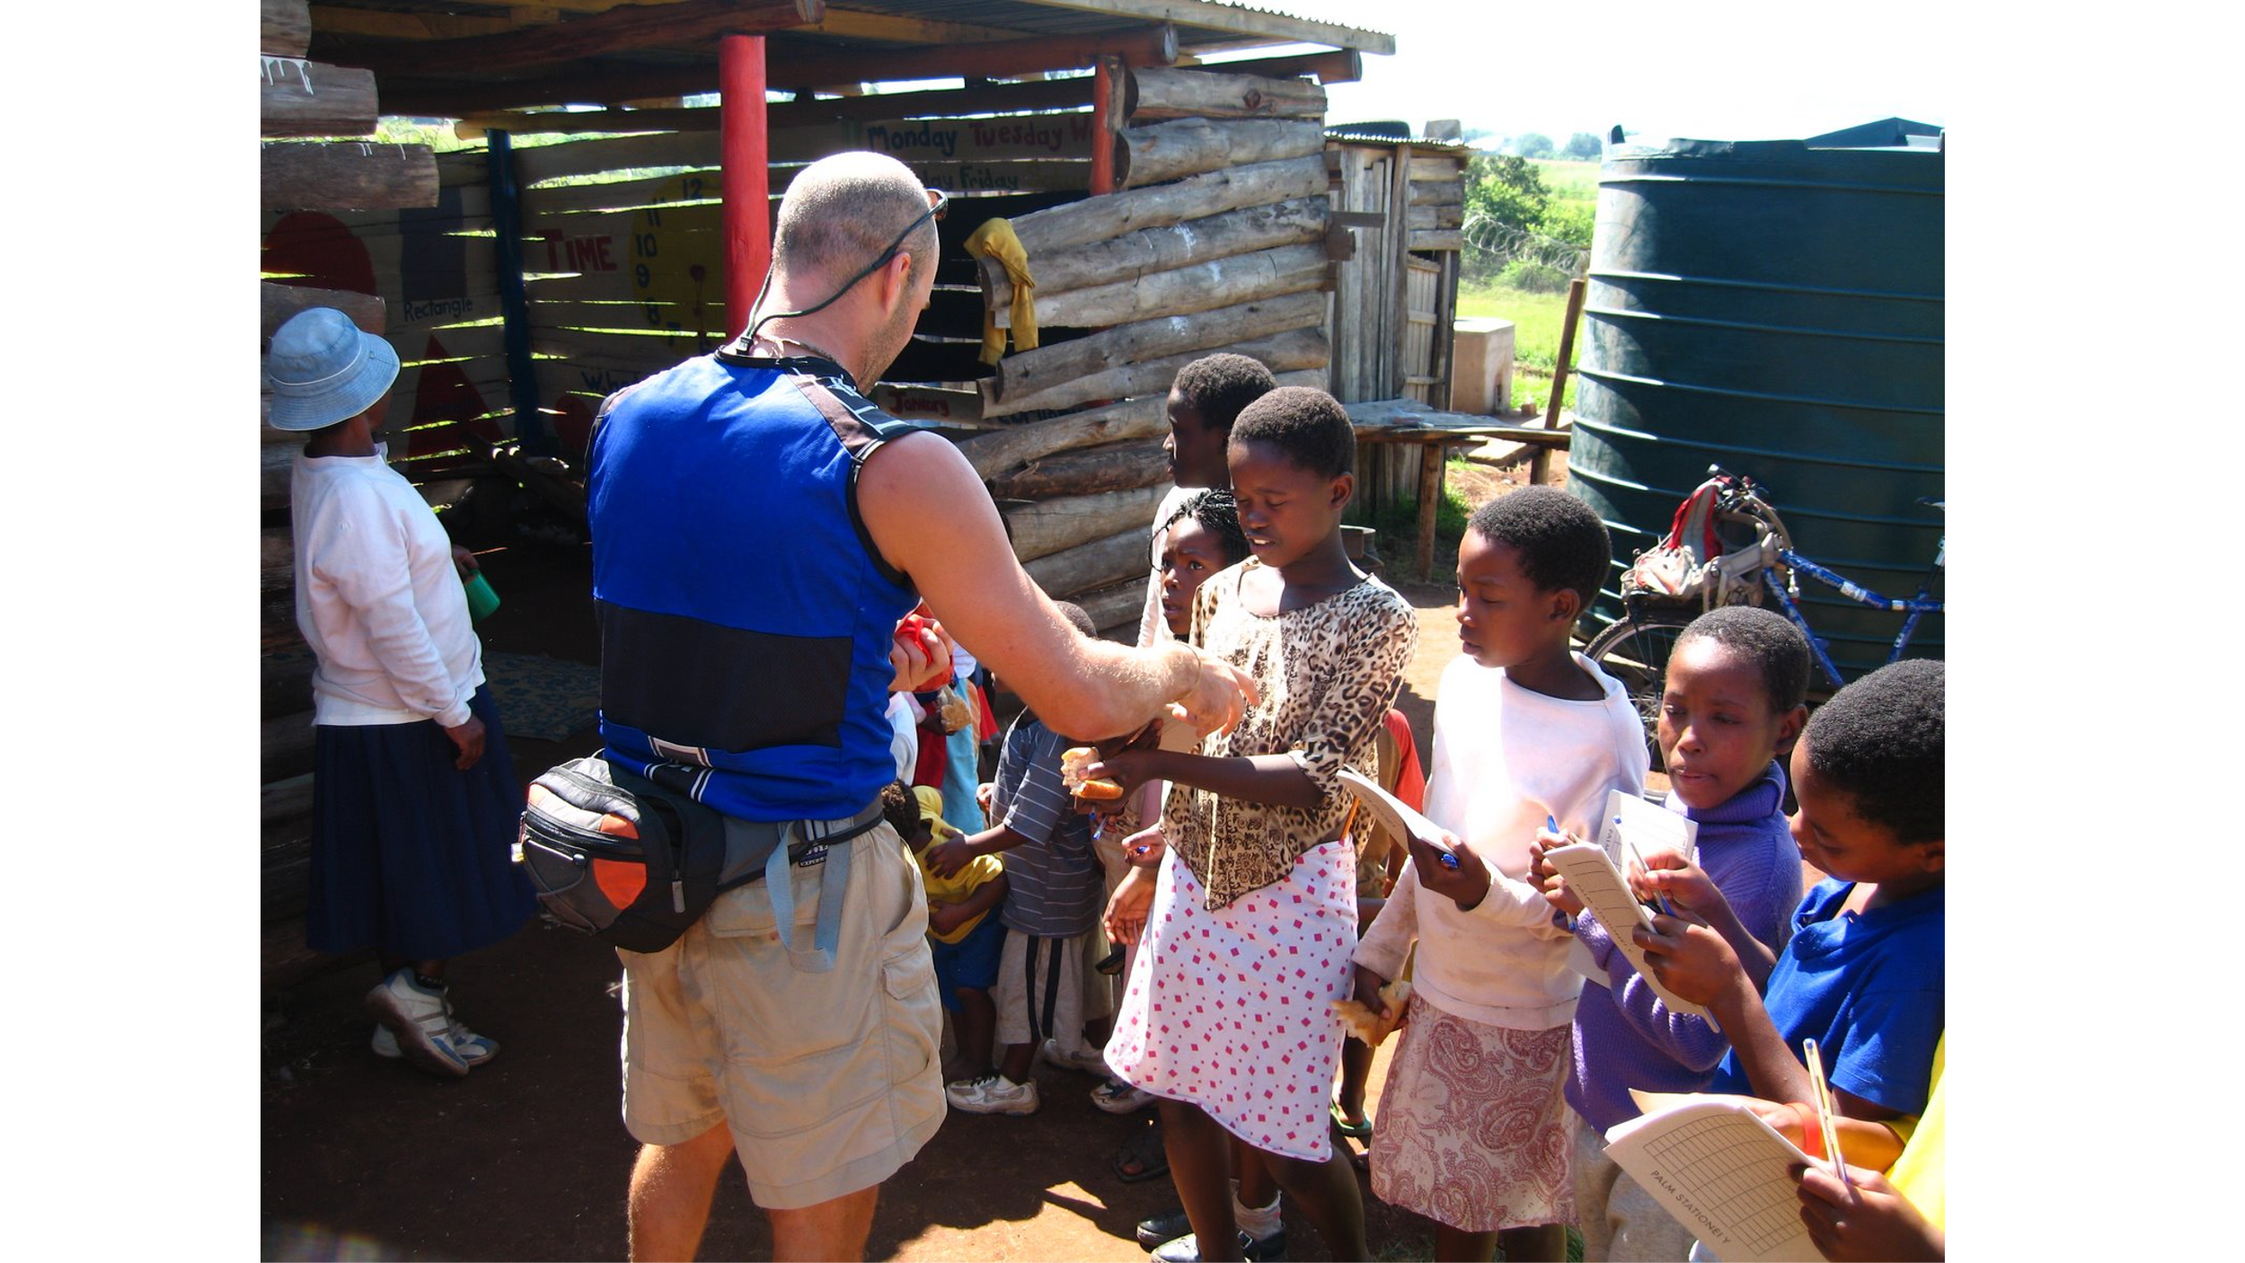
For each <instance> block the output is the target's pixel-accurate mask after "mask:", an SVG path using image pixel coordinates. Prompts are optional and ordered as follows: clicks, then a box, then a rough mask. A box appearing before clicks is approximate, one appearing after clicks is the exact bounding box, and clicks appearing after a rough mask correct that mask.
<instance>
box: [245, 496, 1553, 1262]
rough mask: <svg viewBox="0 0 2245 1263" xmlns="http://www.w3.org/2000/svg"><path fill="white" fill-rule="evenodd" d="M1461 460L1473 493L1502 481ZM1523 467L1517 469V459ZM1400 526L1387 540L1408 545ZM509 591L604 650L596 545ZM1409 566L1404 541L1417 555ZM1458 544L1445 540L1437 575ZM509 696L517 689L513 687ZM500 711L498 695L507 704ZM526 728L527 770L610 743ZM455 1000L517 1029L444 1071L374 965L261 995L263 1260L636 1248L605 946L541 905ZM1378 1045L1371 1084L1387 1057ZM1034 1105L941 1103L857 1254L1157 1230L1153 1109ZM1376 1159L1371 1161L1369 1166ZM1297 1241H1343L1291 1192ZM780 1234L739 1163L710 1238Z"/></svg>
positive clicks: (1068, 1254)
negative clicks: (437, 1074)
mask: <svg viewBox="0 0 2245 1263" xmlns="http://www.w3.org/2000/svg"><path fill="white" fill-rule="evenodd" d="M1479 474H1480V471H1475V472H1474V474H1473V475H1469V476H1468V478H1467V482H1468V483H1469V486H1468V487H1467V494H1468V498H1469V502H1471V503H1478V502H1479V500H1480V499H1483V498H1486V497H1487V496H1488V495H1490V494H1494V493H1495V491H1496V489H1497V485H1498V483H1499V482H1500V481H1502V480H1500V479H1498V478H1496V477H1493V476H1491V477H1487V478H1483V477H1480V476H1479ZM1512 481H1517V478H1515V479H1513V480H1512ZM1407 547H1408V545H1407V542H1403V541H1399V545H1398V546H1395V547H1391V548H1390V549H1389V550H1388V555H1389V556H1391V557H1392V556H1397V555H1403V556H1407V555H1408V553H1407ZM484 564H485V567H486V573H487V574H488V575H489V577H490V579H491V581H492V584H493V586H494V587H495V588H496V589H497V590H498V591H499V592H500V593H501V594H502V596H503V598H504V600H505V604H504V605H503V606H502V608H501V609H500V610H499V612H498V613H497V614H495V615H493V616H492V618H491V620H490V621H489V622H488V623H487V624H486V625H485V626H484V628H483V629H482V630H483V631H484V632H485V634H486V643H487V645H488V647H489V648H491V649H493V650H506V651H512V652H519V653H536V654H546V655H550V656H554V657H561V658H568V659H574V660H578V661H586V662H591V661H596V660H597V652H598V644H597V638H596V636H595V633H594V630H593V626H592V619H591V612H590V608H589V603H588V602H587V600H586V597H585V594H586V592H587V591H588V590H589V587H590V565H589V555H588V554H587V553H586V551H585V550H583V549H562V550H559V551H554V550H537V551H532V550H526V549H521V548H515V549H505V550H499V551H495V552H491V553H487V554H485V556H484ZM1406 564H1407V563H1406ZM1453 564H1454V554H1453V555H1451V556H1443V557H1438V559H1437V561H1436V573H1437V574H1438V575H1441V576H1444V578H1445V580H1446V578H1447V575H1448V573H1449V570H1450V567H1451V566H1452V565H1453ZM1389 578H1390V581H1391V582H1394V583H1395V584H1396V586H1397V587H1398V589H1399V590H1400V591H1402V592H1403V594H1404V595H1405V596H1406V597H1408V598H1409V599H1410V600H1411V602H1412V604H1413V605H1414V606H1416V607H1417V608H1418V610H1419V618H1420V628H1421V635H1420V645H1419V651H1418V653H1417V655H1416V657H1415V658H1414V659H1413V661H1412V663H1411V666H1410V670H1409V673H1408V675H1407V676H1406V679H1405V681H1404V689H1403V695H1402V698H1401V700H1400V702H1399V703H1398V704H1399V706H1400V707H1401V708H1402V710H1403V711H1404V713H1405V714H1406V715H1407V716H1408V717H1409V718H1410V721H1411V725H1412V729H1413V731H1414V732H1415V733H1417V735H1418V738H1419V743H1420V754H1421V756H1422V758H1423V757H1424V756H1425V755H1426V754H1427V746H1428V743H1429V740H1430V738H1431V734H1432V718H1433V708H1434V688H1435V683H1436V680H1437V678H1438V677H1439V675H1440V673H1441V670H1442V668H1443V666H1444V665H1445V664H1446V663H1447V662H1448V661H1449V659H1450V658H1451V656H1453V655H1454V654H1455V653H1456V652H1457V640H1456V626H1455V623H1454V621H1453V620H1452V617H1451V602H1452V601H1453V600H1454V599H1455V595H1454V589H1453V588H1451V587H1450V586H1448V584H1447V582H1444V583H1442V584H1440V585H1434V586H1429V585H1418V584H1411V583H1406V582H1398V580H1399V579H1400V578H1402V576H1396V575H1393V574H1391V575H1390V576H1389ZM501 701H502V706H503V704H504V699H501ZM502 713H503V712H502ZM597 745H598V742H597V739H596V738H595V737H594V736H593V735H592V734H591V733H589V732H588V733H585V734H582V735H580V736H579V737H578V738H577V739H576V740H574V741H571V742H568V743H549V742H532V741H517V742H515V743H514V750H513V754H514V759H515V765H516V770H517V772H518V773H519V774H521V775H522V776H523V777H524V779H525V780H527V778H528V777H530V776H533V775H535V774H536V773H538V772H539V771H541V770H543V769H544V768H546V767H548V766H550V765H551V764H553V763H555V762H559V761H561V760H562V759H565V758H569V757H573V756H575V755H577V754H582V753H589V752H590V751H591V750H593V749H595V748H597ZM453 977H454V995H455V998H456V1002H457V1003H458V1005H459V1007H460V1011H461V1013H462V1015H463V1016H464V1017H465V1019H466V1020H467V1021H468V1022H469V1023H470V1024H471V1025H473V1026H474V1027H475V1029H476V1030H478V1031H479V1032H481V1033H483V1034H485V1035H488V1036H490V1037H492V1038H494V1039H496V1040H498V1041H499V1042H500V1043H501V1044H502V1045H503V1046H504V1051H503V1052H502V1053H501V1055H500V1056H499V1057H497V1058H496V1059H495V1060H493V1061H492V1062H491V1063H490V1064H489V1065H486V1066H484V1067H482V1068H479V1069H477V1070H476V1071H475V1072H474V1073H473V1074H471V1075H470V1076H469V1077H468V1078H466V1079H463V1080H459V1081H439V1080H436V1079H433V1078H430V1077H428V1076H426V1075H423V1074H421V1073H419V1072H417V1071H414V1070H412V1069H410V1068H408V1067H406V1066H404V1065H402V1064H400V1063H396V1062H386V1061H382V1060H379V1059H377V1058H376V1057H374V1056H373V1054H372V1053H371V1052H369V1051H368V1048H367V1036H368V1034H369V1033H370V1029H371V1028H370V1027H369V1025H368V1023H367V1021H366V1019H365V1018H364V1017H363V1016H362V1014H361V1012H360V1008H359V1004H360V997H361V995H362V994H363V993H364V992H365V991H366V989H367V988H368V987H370V986H372V985H373V984H374V982H375V981H376V970H375V967H374V966H373V965H372V964H370V963H362V964H357V965H353V966H350V967H347V968H343V969H340V970H334V971H330V972H328V973H325V974H324V975H321V976H318V977H315V978H313V979H311V980H309V981H306V982H303V983H300V984H298V985H296V986H293V987H290V988H287V989H285V990H282V991H278V992H275V993H271V994H268V996H267V997H266V1001H265V1006H264V1038H263V1062H262V1065H263V1083H262V1105H263V1109H262V1120H261V1135H262V1152H261V1158H260V1160H261V1163H262V1167H263V1171H262V1187H263V1206H262V1216H261V1218H262V1224H263V1230H264V1234H265V1242H264V1251H263V1253H264V1255H265V1257H267V1258H273V1259H314V1258H324V1259H338V1258H348V1259H456V1258H479V1259H600V1258H616V1257H621V1255H622V1253H623V1249H624V1240H625V1234H624V1183H625V1177H626V1174H627V1172H628V1171H629V1169H630V1166H631V1162H632V1157H633V1154H634V1152H635V1146H634V1144H633V1143H632V1141H631V1139H630V1138H629V1137H628V1136H627V1135H626V1134H625V1132H624V1129H623V1126H622V1123H621V1120H620V1116H619V1105H620V1092H619V1084H620V1079H619V1071H618V1066H617V1054H616V1048H617V1040H618V1036H619V1033H620V1027H621V1009H620V1007H619V1004H618V1001H617V999H616V997H615V995H614V994H613V992H612V989H613V987H614V985H615V983H616V981H617V978H618V969H617V964H616V960H615V957H614V955H613V954H612V953H610V952H609V951H607V950H606V949H603V948H601V947H599V946H598V945H596V944H595V943H593V942H592V941H591V940H589V939H586V938H583V937H581V936H578V935H576V934H573V933H571V932H569V931H565V930H559V929H551V928H547V927H545V926H544V925H542V924H539V923H535V922H534V923H532V924H531V925H529V926H528V927H526V928H524V929H523V930H522V931H521V932H520V933H518V934H516V935H515V936H514V937H513V938H511V939H509V940H507V941H506V942H504V943H502V944H500V945H498V946H497V947H494V948H491V949H489V950H486V951H483V952H479V953H476V954H474V955H472V956H469V957H466V958H463V959H461V960H459V961H457V962H455V964H454V966H453ZM1391 1048H1392V1045H1391V1046H1389V1047H1388V1048H1383V1049H1382V1050H1381V1052H1380V1054H1379V1057H1378V1060H1377V1061H1376V1063H1375V1066H1374V1073H1373V1077H1372V1086H1371V1099H1372V1100H1373V1101H1374V1102H1376V1101H1377V1099H1378V1093H1379V1090H1380V1085H1381V1083H1382V1081H1383V1079H1384V1077H1385V1074H1386V1065H1387V1055H1388V1053H1389V1051H1390V1050H1391ZM1036 1077H1037V1082H1038V1087H1039V1090H1040V1092H1041V1093H1042V1094H1043V1098H1044V1102H1045V1104H1044V1108H1043V1109H1042V1111H1041V1112H1039V1113H1038V1114H1036V1115H1034V1116H1031V1117H1028V1118H1014V1117H1003V1116H996V1117H993V1116H976V1115H965V1114H957V1113H954V1114H952V1115H951V1116H950V1117H949V1118H948V1119H947V1120H946V1121H945V1123H944V1125H943V1129H942V1131H941V1132H940V1133H939V1134H938V1135H937V1137H936V1138H935V1140H934V1141H933V1142H931V1143H930V1144H929V1145H928V1146H927V1147H926V1148H925V1149H924V1150H923V1151H922V1152H921V1154H920V1155H919V1157H918V1158H917V1159H916V1160H915V1161H914V1162H913V1163H912V1164H911V1165H909V1166H907V1167H906V1168H905V1169H904V1170H903V1171H902V1172H900V1173H899V1174H898V1175H897V1176H896V1177H894V1178H893V1179H891V1180H890V1181H889V1182H888V1184H887V1185H886V1186H885V1187H884V1189H883V1192H882V1196H881V1202H880V1208H879V1211H878V1213H877V1214H876V1216H875V1218H874V1223H873V1231H872V1238H871V1241H870V1243H869V1245H868V1257H871V1258H881V1259H907V1260H970V1259H972V1260H984V1259H1086V1260H1098V1259H1112V1260H1137V1259H1143V1258H1144V1257H1145V1252H1144V1251H1143V1250H1141V1249H1140V1248H1139V1246H1138V1245H1137V1243H1136V1242H1135V1241H1134V1240H1133V1239H1132V1236H1131V1232H1132V1227H1133V1225H1134V1224H1135V1223H1136V1222H1137V1221H1138V1220H1139V1219H1141V1218H1144V1217H1146V1216H1149V1215H1153V1214H1156V1213H1159V1212H1162V1211H1165V1210H1168V1209H1171V1208H1173V1207H1174V1206H1175V1204H1176V1203H1175V1200H1174V1196H1173V1193H1172V1191H1171V1189H1170V1186H1169V1183H1168V1181H1167V1179H1166V1178H1163V1179H1155V1180H1148V1181H1144V1182H1141V1183H1135V1184H1126V1183H1124V1182H1123V1181H1122V1180H1121V1179H1119V1178H1118V1177H1117V1176H1116V1175H1115V1174H1114V1172H1113V1171H1111V1170H1110V1169H1109V1166H1108V1162H1109V1158H1110V1156H1111V1155H1112V1154H1113V1153H1114V1152H1115V1151H1116V1149H1117V1148H1118V1147H1119V1146H1120V1145H1122V1144H1123V1142H1125V1141H1126V1140H1128V1139H1129V1138H1130V1137H1131V1136H1132V1134H1133V1132H1134V1130H1136V1129H1138V1128H1142V1127H1144V1126H1145V1125H1146V1124H1145V1121H1144V1119H1145V1116H1144V1115H1141V1116H1140V1117H1134V1118H1114V1117H1110V1116H1109V1115H1106V1114H1103V1113H1100V1112H1098V1111H1097V1110H1095V1109H1093V1108H1092V1106H1091V1104H1090V1102H1089V1100H1088V1096H1087V1094H1088V1092H1089V1090H1090V1088H1091V1087H1092V1086H1093V1084H1094V1082H1095V1081H1094V1080H1093V1079H1091V1078H1089V1077H1087V1076H1084V1075H1081V1074H1077V1073H1073V1072H1068V1071H1061V1070H1056V1069H1053V1068H1051V1067H1049V1066H1043V1065H1040V1066H1039V1067H1038V1068H1037V1071H1036ZM1362 1178H1363V1177H1361V1176H1360V1179H1362ZM1365 1203H1366V1207H1367V1217H1368V1228H1369V1234H1370V1239H1371V1242H1372V1244H1373V1247H1374V1250H1375V1252H1376V1253H1377V1254H1378V1255H1379V1256H1380V1257H1383V1258H1426V1257H1428V1252H1429V1249H1430V1245H1431V1231H1432V1230H1431V1227H1430V1226H1429V1225H1428V1224H1427V1223H1426V1221H1424V1220H1422V1219H1420V1218H1418V1217H1417V1216H1415V1215H1411V1214H1409V1213H1408V1212H1403V1211H1398V1210H1394V1209H1392V1208H1390V1207H1387V1206H1385V1205H1384V1204H1382V1203H1380V1202H1379V1201H1378V1200H1377V1199H1375V1198H1373V1197H1372V1196H1371V1193H1370V1188H1369V1182H1368V1181H1367V1182H1366V1184H1365ZM1288 1238H1289V1250H1290V1253H1291V1257H1294V1258H1297V1259H1320V1258H1327V1257H1330V1256H1329V1255H1328V1254H1327V1252H1326V1250H1325V1247H1324V1245H1323V1243H1322V1242H1320V1241H1319V1239H1318V1237H1317V1234H1316V1232H1315V1230H1314V1229H1312V1228H1311V1227H1310V1226H1309V1225H1308V1223H1307V1222H1306V1221H1304V1220H1303V1219H1302V1218H1301V1217H1300V1215H1299V1212H1297V1211H1294V1210H1292V1209H1291V1208H1290V1209H1289V1213H1288ZM769 1254H770V1241H769V1234H768V1233H767V1232H766V1230H765V1227H764V1220H763V1217H762V1216H761V1215H760V1214H759V1213H758V1212H757V1211H756V1209H755V1207H754V1206H753V1205H752V1204H751V1203H750V1201H749V1199H748V1196H747V1191H746V1188H745V1186H744V1185H743V1183H742V1182H741V1180H740V1179H739V1177H738V1174H737V1172H735V1173H733V1174H731V1175H729V1176H728V1177H727V1178H726V1179H725V1180H724V1181H722V1183H721V1185H720V1189H719V1193H718V1196H717V1203H716V1207H715V1210H714V1213H713V1214H712V1216H711V1221H710V1227H709V1233H708V1236H707V1237H706V1238H705V1240H704V1242H703V1246H702V1257H704V1258H711V1259H724V1258H738V1259H754V1258H767V1257H769Z"/></svg>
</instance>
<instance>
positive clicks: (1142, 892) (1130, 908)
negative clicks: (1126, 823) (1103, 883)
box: [1100, 835, 1154, 946]
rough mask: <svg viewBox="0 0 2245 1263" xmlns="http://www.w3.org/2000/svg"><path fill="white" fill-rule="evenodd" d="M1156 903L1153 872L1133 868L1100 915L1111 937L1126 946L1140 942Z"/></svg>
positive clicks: (1115, 941)
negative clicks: (1150, 912) (1104, 911)
mask: <svg viewBox="0 0 2245 1263" xmlns="http://www.w3.org/2000/svg"><path fill="white" fill-rule="evenodd" d="M1134 836H1135V835H1134ZM1153 906H1154V876H1153V874H1152V873H1151V872H1150V871H1148V870H1146V869H1143V868H1133V869H1131V870H1130V875H1129V876H1127V877H1125V878H1123V879H1122V881H1121V883H1120V884H1118V885H1117V886H1116V887H1115V893H1114V894H1113V895H1111V896H1110V897H1109V898H1108V900H1107V911H1106V913H1105V914H1104V915H1102V916H1101V917H1100V924H1101V925H1102V926H1104V927H1105V929H1106V931H1107V941H1108V942H1110V943H1121V944H1123V945H1125V946H1128V945H1130V944H1132V943H1135V942H1137V941H1138V939H1139V936H1140V935H1142V934H1144V933H1145V932H1146V914H1147V912H1148V911H1149V910H1151V909H1152V908H1153Z"/></svg>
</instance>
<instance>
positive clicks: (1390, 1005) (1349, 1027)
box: [1333, 978, 1411, 1048]
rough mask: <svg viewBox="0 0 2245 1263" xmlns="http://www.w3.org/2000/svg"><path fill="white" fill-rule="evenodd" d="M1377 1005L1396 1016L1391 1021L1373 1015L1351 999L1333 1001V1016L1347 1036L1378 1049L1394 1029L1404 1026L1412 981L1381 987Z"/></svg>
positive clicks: (1398, 980) (1392, 983) (1404, 979)
mask: <svg viewBox="0 0 2245 1263" xmlns="http://www.w3.org/2000/svg"><path fill="white" fill-rule="evenodd" d="M1380 1001H1381V1005H1382V1007H1383V1008H1385V1009H1387V1010H1388V1011H1390V1012H1393V1013H1394V1014H1395V1020H1394V1021H1392V1022H1391V1021H1389V1020H1388V1019H1387V1018H1385V1017H1383V1016H1382V1015H1380V1014H1378V1013H1374V1012H1373V1011H1372V1010H1370V1009H1368V1008H1366V1007H1365V1006H1364V1005H1362V1004H1360V1003H1358V1002H1357V1001H1356V1000H1354V999H1348V1000H1335V1001H1333V1012H1334V1013H1336V1014H1338V1015H1339V1016H1340V1019H1341V1026H1342V1028H1343V1029H1344V1030H1346V1031H1347V1032H1348V1033H1349V1034H1350V1035H1352V1036H1355V1037H1356V1038H1357V1039H1360V1040H1362V1041H1364V1043H1365V1044H1366V1045H1367V1046H1369V1047H1372V1048H1378V1047H1379V1046H1380V1041H1381V1040H1383V1039H1386V1038H1387V1037H1388V1036H1389V1035H1392V1034H1394V1033H1395V1028H1396V1027H1398V1026H1401V1025H1402V1024H1403V1010H1404V1007H1405V1006H1406V1005H1408V1004H1409V1003H1410V1001H1411V980H1410V979H1408V978H1398V979H1396V980H1395V981H1394V982H1391V983H1389V984H1387V985H1386V986H1384V987H1381V988H1380Z"/></svg>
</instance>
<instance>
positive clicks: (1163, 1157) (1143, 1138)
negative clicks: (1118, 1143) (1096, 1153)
mask: <svg viewBox="0 0 2245 1263" xmlns="http://www.w3.org/2000/svg"><path fill="white" fill-rule="evenodd" d="M1107 1168H1108V1169H1109V1170H1111V1171H1113V1172H1114V1173H1115V1178H1116V1179H1118V1180H1121V1181H1122V1182H1123V1183H1125V1184H1136V1183H1138V1182H1139V1181H1141V1180H1152V1179H1159V1178H1160V1177H1162V1176H1164V1175H1167V1174H1169V1155H1168V1154H1167V1153H1166V1152H1164V1151H1163V1150H1162V1143H1161V1127H1160V1126H1159V1125H1156V1126H1152V1127H1148V1128H1146V1129H1145V1130H1144V1131H1141V1132H1139V1133H1138V1134H1137V1135H1136V1136H1133V1137H1132V1138H1131V1139H1130V1140H1129V1141H1127V1142H1126V1143H1125V1144H1124V1145H1123V1147H1122V1148H1120V1149H1118V1150H1116V1151H1115V1156H1114V1157H1112V1158H1109V1159H1107Z"/></svg>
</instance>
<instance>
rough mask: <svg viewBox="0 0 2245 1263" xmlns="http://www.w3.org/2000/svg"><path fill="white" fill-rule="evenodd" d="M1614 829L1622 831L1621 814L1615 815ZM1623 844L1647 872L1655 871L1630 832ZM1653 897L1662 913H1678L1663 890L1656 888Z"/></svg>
mask: <svg viewBox="0 0 2245 1263" xmlns="http://www.w3.org/2000/svg"><path fill="white" fill-rule="evenodd" d="M1614 830H1615V832H1617V833H1618V832H1620V830H1621V817H1620V816H1615V817H1614ZM1621 844H1622V845H1623V846H1626V847H1628V848H1629V857H1630V858H1631V859H1634V860H1636V861H1637V867H1639V868H1641V869H1644V870H1645V871H1646V872H1648V873H1650V872H1651V871H1653V866H1652V865H1650V864H1647V863H1646V862H1645V855H1644V852H1642V851H1639V850H1638V849H1637V844H1636V843H1635V842H1632V841H1630V840H1629V835H1628V834H1626V833H1624V834H1622V837H1621ZM1653 899H1654V900H1655V901H1656V903H1657V905H1658V906H1659V908H1660V910H1661V913H1662V915H1664V916H1671V917H1672V916H1675V915H1676V910H1675V909H1674V908H1671V907H1669V906H1668V896H1667V895H1664V894H1662V893H1661V892H1659V891H1657V890H1656V891H1654V892H1653Z"/></svg>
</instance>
